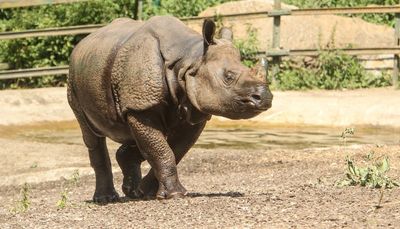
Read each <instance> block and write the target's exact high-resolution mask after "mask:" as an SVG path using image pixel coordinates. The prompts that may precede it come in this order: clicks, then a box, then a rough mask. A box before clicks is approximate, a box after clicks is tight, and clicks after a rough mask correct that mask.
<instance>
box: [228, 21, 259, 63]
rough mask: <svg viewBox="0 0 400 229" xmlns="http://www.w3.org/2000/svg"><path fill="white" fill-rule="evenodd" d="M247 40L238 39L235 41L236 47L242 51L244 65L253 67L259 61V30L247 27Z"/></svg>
mask: <svg viewBox="0 0 400 229" xmlns="http://www.w3.org/2000/svg"><path fill="white" fill-rule="evenodd" d="M246 31H247V38H246V39H236V40H234V42H233V43H234V45H235V47H236V48H237V49H239V51H240V56H241V59H242V63H243V64H244V65H246V66H247V67H253V66H254V65H255V64H256V63H257V61H258V58H257V55H256V53H257V51H258V46H259V41H258V39H257V29H254V28H252V27H251V25H249V24H248V25H247V30H246Z"/></svg>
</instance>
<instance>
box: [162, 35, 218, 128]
mask: <svg viewBox="0 0 400 229" xmlns="http://www.w3.org/2000/svg"><path fill="white" fill-rule="evenodd" d="M202 42H203V41H202V40H197V42H196V43H192V46H191V47H190V51H188V52H187V53H188V55H184V56H180V57H179V58H177V59H176V60H175V62H173V63H172V64H170V65H166V70H165V76H166V81H167V85H168V90H169V92H170V95H171V99H172V102H173V103H174V105H175V106H176V107H177V112H178V115H179V118H180V119H182V120H185V121H186V122H188V123H190V124H191V125H195V124H197V123H200V122H204V121H207V120H209V119H210V118H211V115H209V114H205V113H203V112H201V111H199V110H198V109H197V108H196V107H195V106H194V105H193V104H192V103H191V101H190V100H189V97H188V95H187V88H186V75H188V74H189V73H190V72H191V71H194V70H195V68H196V67H197V63H198V62H199V61H200V59H201V57H202V53H203V43H202Z"/></svg>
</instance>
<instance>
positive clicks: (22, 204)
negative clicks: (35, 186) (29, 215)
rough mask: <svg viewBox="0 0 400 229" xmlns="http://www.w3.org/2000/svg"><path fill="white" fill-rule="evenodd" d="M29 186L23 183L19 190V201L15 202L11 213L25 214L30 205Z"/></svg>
mask: <svg viewBox="0 0 400 229" xmlns="http://www.w3.org/2000/svg"><path fill="white" fill-rule="evenodd" d="M30 189H31V188H30V186H29V184H28V183H24V185H23V186H22V188H21V191H20V195H21V199H20V200H18V201H17V202H16V206H15V207H14V208H12V209H11V212H13V213H14V214H17V213H22V212H26V211H27V210H28V209H29V206H30V205H31V201H30V197H29V193H30Z"/></svg>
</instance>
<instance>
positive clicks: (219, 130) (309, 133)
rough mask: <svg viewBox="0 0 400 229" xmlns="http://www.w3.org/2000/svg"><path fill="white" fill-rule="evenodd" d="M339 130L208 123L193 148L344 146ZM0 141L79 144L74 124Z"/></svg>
mask: <svg viewBox="0 0 400 229" xmlns="http://www.w3.org/2000/svg"><path fill="white" fill-rule="evenodd" d="M342 131H343V128H340V127H310V126H270V125H267V124H265V123H254V122H243V121H238V122H231V121H226V122H225V121H223V122H222V121H220V122H218V121H211V122H210V123H209V124H208V125H207V127H206V129H205V131H204V132H203V133H202V135H201V137H200V139H199V140H198V141H197V143H196V145H195V147H197V148H236V149H304V148H316V147H329V146H340V145H343V139H342V138H341V137H340V135H341V133H342ZM0 138H12V139H20V140H25V141H32V142H43V143H63V144H70V145H82V138H81V132H80V130H79V127H78V124H77V123H76V122H73V121H70V122H54V123H39V124H34V125H25V126H7V127H4V126H3V127H0ZM399 143H400V129H394V128H382V127H379V128H378V127H355V135H354V136H351V137H349V138H348V139H347V144H348V145H350V144H389V145H390V144H399Z"/></svg>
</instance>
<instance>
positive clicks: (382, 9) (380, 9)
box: [180, 5, 400, 21]
mask: <svg viewBox="0 0 400 229" xmlns="http://www.w3.org/2000/svg"><path fill="white" fill-rule="evenodd" d="M281 11H282V12H283V13H282V15H289V16H300V15H329V14H367V13H377V14H378V13H400V5H393V6H368V7H367V6H366V7H351V8H322V9H292V10H288V9H285V10H281ZM281 11H279V12H281ZM273 12H274V10H270V11H259V12H252V13H237V14H221V15H213V16H194V17H183V18H180V19H181V20H182V21H191V20H203V19H206V18H213V17H221V18H229V17H240V16H265V15H269V16H274V13H273Z"/></svg>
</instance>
